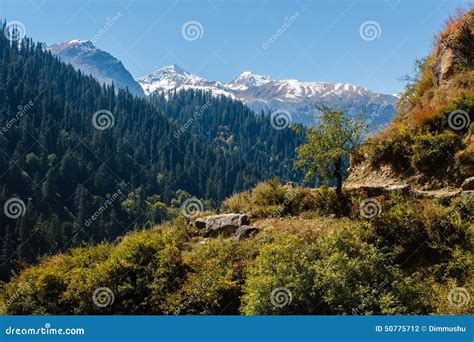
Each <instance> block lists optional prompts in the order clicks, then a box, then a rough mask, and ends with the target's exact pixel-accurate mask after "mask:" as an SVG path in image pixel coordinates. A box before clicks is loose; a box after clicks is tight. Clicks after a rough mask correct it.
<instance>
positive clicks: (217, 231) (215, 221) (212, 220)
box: [195, 214, 250, 237]
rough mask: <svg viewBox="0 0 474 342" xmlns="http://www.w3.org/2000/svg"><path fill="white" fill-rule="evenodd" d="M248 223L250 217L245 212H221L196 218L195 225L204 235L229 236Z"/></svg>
mask: <svg viewBox="0 0 474 342" xmlns="http://www.w3.org/2000/svg"><path fill="white" fill-rule="evenodd" d="M249 223H250V219H249V217H248V216H247V215H245V214H222V215H213V216H207V217H204V218H198V219H196V221H195V225H196V227H197V228H198V229H201V230H202V235H203V236H204V237H212V236H217V235H224V236H231V235H233V234H234V233H236V232H237V230H238V229H239V228H240V227H242V226H245V225H248V224H249Z"/></svg>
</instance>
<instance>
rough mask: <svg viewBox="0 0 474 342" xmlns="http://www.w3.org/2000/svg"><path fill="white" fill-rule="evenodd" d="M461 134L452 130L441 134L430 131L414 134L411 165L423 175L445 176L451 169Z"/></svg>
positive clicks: (460, 142)
mask: <svg viewBox="0 0 474 342" xmlns="http://www.w3.org/2000/svg"><path fill="white" fill-rule="evenodd" d="M461 144H462V140H461V135H459V134H457V133H455V132H453V131H445V132H443V133H441V134H432V133H430V132H425V133H419V134H416V135H415V136H414V141H413V145H412V154H411V156H410V162H411V165H412V167H413V168H414V169H415V170H416V171H418V172H420V173H423V174H425V175H430V176H434V175H438V176H445V175H446V174H447V173H448V172H449V171H452V167H453V166H454V155H455V153H456V151H458V150H459V149H460V147H461Z"/></svg>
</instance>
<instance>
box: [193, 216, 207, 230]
mask: <svg viewBox="0 0 474 342" xmlns="http://www.w3.org/2000/svg"><path fill="white" fill-rule="evenodd" d="M194 224H195V225H196V228H198V229H203V228H206V219H203V218H197V219H196V221H194Z"/></svg>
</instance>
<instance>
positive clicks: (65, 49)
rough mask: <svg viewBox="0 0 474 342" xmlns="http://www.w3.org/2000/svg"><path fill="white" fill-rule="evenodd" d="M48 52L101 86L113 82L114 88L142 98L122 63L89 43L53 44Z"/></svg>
mask: <svg viewBox="0 0 474 342" xmlns="http://www.w3.org/2000/svg"><path fill="white" fill-rule="evenodd" d="M48 50H50V51H51V52H52V53H53V54H54V55H56V56H58V57H59V58H61V60H62V61H64V62H66V63H69V64H71V65H72V66H73V67H74V68H75V69H78V70H81V71H82V72H83V73H85V74H86V75H91V76H92V77H94V78H96V79H97V80H98V81H99V82H101V83H103V84H107V85H110V84H112V82H113V83H114V85H115V87H116V88H123V89H125V88H128V89H129V90H130V92H131V93H132V94H134V95H137V96H144V93H143V90H142V88H141V87H140V85H139V84H138V83H137V82H136V81H135V79H134V78H133V76H132V75H131V74H130V72H129V71H128V70H127V69H126V68H125V67H124V66H123V64H122V62H121V61H119V60H118V59H116V58H115V57H114V56H112V55H111V54H109V53H107V52H105V51H102V50H100V49H98V48H96V47H95V46H94V44H92V42H90V41H85V40H78V39H74V40H71V41H68V42H64V43H60V44H55V45H53V46H51V47H49V48H48Z"/></svg>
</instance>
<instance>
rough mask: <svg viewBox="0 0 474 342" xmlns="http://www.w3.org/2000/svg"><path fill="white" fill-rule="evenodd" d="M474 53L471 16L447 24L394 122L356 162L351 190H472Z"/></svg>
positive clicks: (460, 16)
mask: <svg viewBox="0 0 474 342" xmlns="http://www.w3.org/2000/svg"><path fill="white" fill-rule="evenodd" d="M473 51H474V10H470V11H466V12H465V13H459V14H458V15H457V17H456V18H452V19H450V20H448V22H447V24H446V27H445V29H444V30H443V31H442V32H441V33H440V34H439V35H438V37H437V38H436V41H435V45H434V48H433V52H432V53H431V55H430V56H428V57H427V58H425V59H423V60H421V61H418V63H417V68H418V71H417V74H416V75H415V77H414V80H413V81H412V82H410V83H408V84H407V86H406V91H405V93H404V94H403V95H402V96H401V99H400V101H399V103H398V114H397V116H396V117H395V119H394V120H393V122H392V123H391V124H390V126H389V127H388V128H387V129H386V130H384V131H383V132H380V133H379V134H377V135H376V136H374V137H372V138H371V139H369V140H368V141H367V142H366V143H365V146H364V147H363V149H362V150H361V151H360V153H359V154H358V155H356V156H353V158H352V163H351V169H352V172H351V175H350V176H349V182H348V184H347V185H348V186H349V187H357V186H362V185H364V186H371V185H375V184H392V185H398V186H408V185H409V186H411V187H413V188H416V189H420V190H436V189H442V188H446V190H455V189H456V188H458V187H459V186H460V185H462V183H463V182H464V184H465V185H464V186H463V188H464V189H469V188H470V189H472V188H474V184H473V183H474V182H473V180H472V179H471V180H470V181H469V180H467V179H468V178H469V177H471V176H473V175H474V137H473V119H474V56H473ZM469 182H471V183H470V184H471V185H469Z"/></svg>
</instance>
